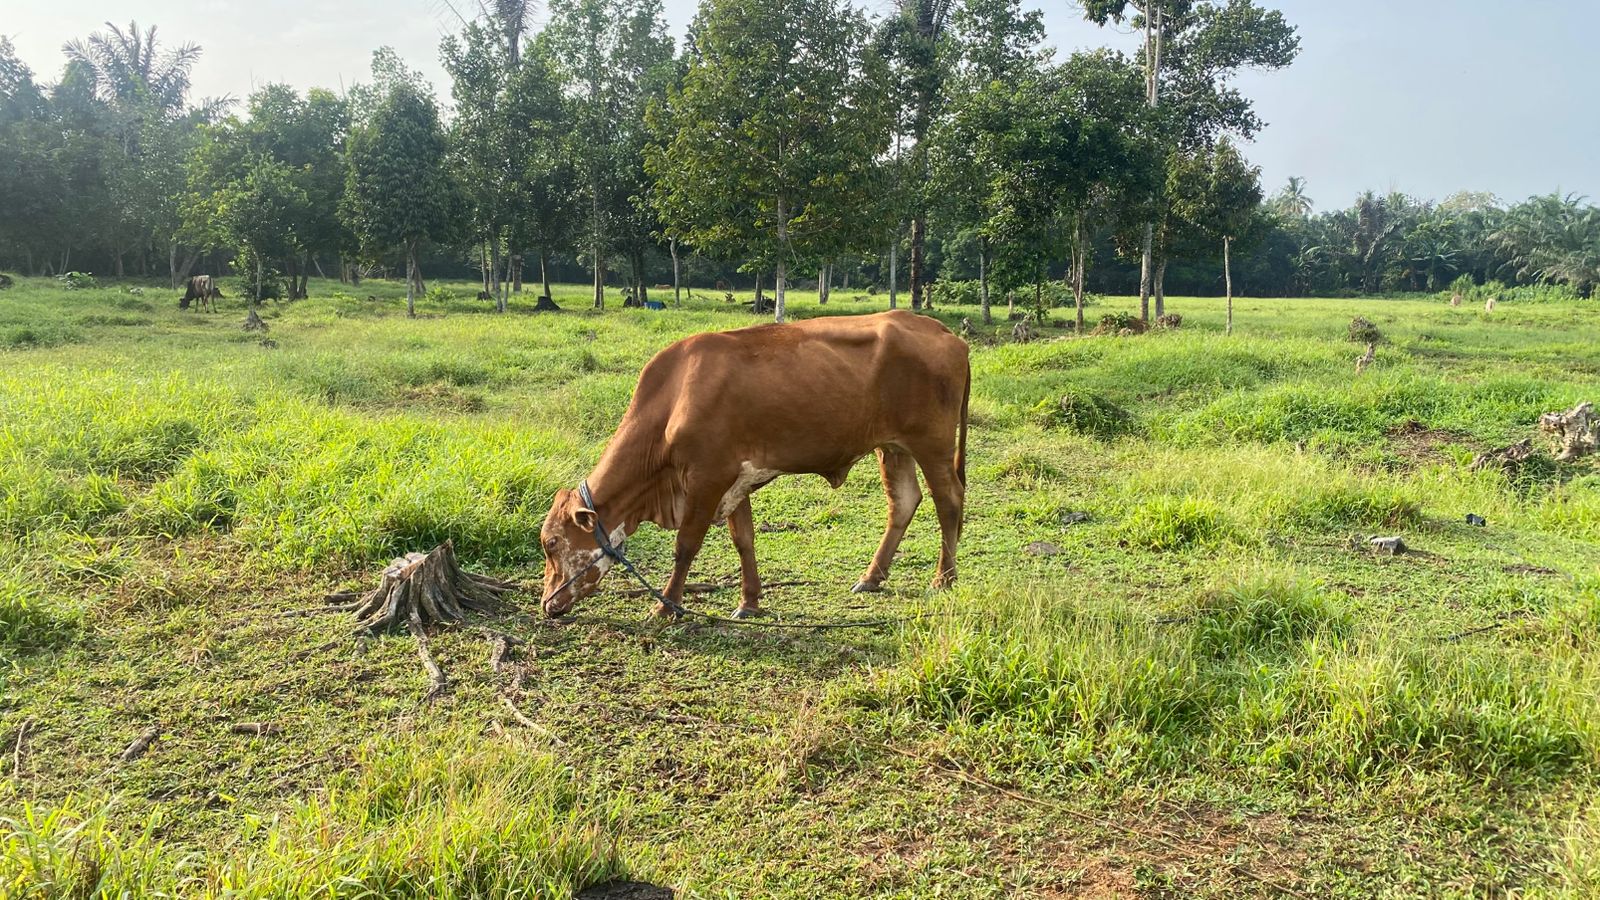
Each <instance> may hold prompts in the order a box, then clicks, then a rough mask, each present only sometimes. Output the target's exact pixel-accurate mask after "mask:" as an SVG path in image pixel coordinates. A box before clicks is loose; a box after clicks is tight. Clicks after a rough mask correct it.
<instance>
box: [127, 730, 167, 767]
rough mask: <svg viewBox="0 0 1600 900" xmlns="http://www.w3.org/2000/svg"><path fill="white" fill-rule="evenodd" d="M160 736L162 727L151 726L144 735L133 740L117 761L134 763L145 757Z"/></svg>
mask: <svg viewBox="0 0 1600 900" xmlns="http://www.w3.org/2000/svg"><path fill="white" fill-rule="evenodd" d="M160 736H161V726H160V725H151V726H150V727H149V728H146V729H145V730H144V733H143V734H140V735H139V736H138V737H136V738H134V739H133V743H131V744H129V745H128V749H126V750H124V751H122V755H121V756H119V757H117V761H118V762H133V761H134V760H136V759H138V758H139V757H141V756H143V755H144V752H145V751H146V750H149V749H150V745H151V744H153V743H155V742H156V738H158V737H160Z"/></svg>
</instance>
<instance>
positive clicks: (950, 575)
mask: <svg viewBox="0 0 1600 900" xmlns="http://www.w3.org/2000/svg"><path fill="white" fill-rule="evenodd" d="M922 477H924V478H926V479H927V480H928V493H930V494H932V495H933V506H934V508H935V509H937V510H938V511H939V538H940V540H939V569H938V571H937V572H935V573H934V576H933V586H934V587H935V588H945V587H949V586H950V585H951V584H953V583H954V582H955V580H956V544H958V543H960V541H961V518H962V514H963V511H964V509H965V505H966V497H967V487H966V485H964V484H962V483H961V477H960V476H959V475H958V474H957V473H956V467H955V462H954V460H952V459H951V458H949V457H946V456H943V455H941V456H939V457H938V458H936V459H935V460H933V461H931V462H929V463H926V464H924V465H923V467H922Z"/></svg>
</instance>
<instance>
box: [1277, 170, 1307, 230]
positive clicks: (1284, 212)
mask: <svg viewBox="0 0 1600 900" xmlns="http://www.w3.org/2000/svg"><path fill="white" fill-rule="evenodd" d="M1271 205H1272V210H1273V212H1275V213H1277V214H1278V215H1280V216H1283V217H1285V218H1291V217H1292V218H1296V219H1304V218H1306V217H1307V216H1310V215H1311V208H1312V202H1311V198H1310V197H1307V196H1306V180H1305V179H1304V178H1301V177H1299V176H1297V175H1290V176H1289V183H1288V184H1286V185H1284V186H1283V187H1282V188H1280V189H1279V190H1278V193H1276V194H1274V195H1273V196H1272V204H1271Z"/></svg>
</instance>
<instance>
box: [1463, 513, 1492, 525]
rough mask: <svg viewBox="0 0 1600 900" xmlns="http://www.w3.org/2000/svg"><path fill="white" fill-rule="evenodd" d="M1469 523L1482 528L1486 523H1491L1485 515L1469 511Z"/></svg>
mask: <svg viewBox="0 0 1600 900" xmlns="http://www.w3.org/2000/svg"><path fill="white" fill-rule="evenodd" d="M1467 524H1468V525H1476V526H1478V527H1479V528H1482V527H1484V526H1485V525H1488V524H1489V520H1488V519H1485V518H1484V517H1483V516H1480V515H1478V514H1477V513H1467Z"/></svg>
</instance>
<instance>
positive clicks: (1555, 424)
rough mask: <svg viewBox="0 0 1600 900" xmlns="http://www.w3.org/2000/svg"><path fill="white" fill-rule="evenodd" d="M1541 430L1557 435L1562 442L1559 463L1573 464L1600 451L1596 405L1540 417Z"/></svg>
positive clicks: (1599, 424)
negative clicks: (1572, 462) (1574, 461)
mask: <svg viewBox="0 0 1600 900" xmlns="http://www.w3.org/2000/svg"><path fill="white" fill-rule="evenodd" d="M1539 430H1540V431H1544V432H1548V433H1549V434H1552V435H1555V437H1556V439H1557V440H1559V441H1560V442H1561V452H1560V453H1558V454H1557V455H1556V459H1557V461H1559V462H1571V461H1572V460H1575V459H1578V458H1580V457H1583V456H1588V455H1589V454H1590V453H1594V452H1597V451H1600V418H1597V417H1596V416H1595V415H1594V404H1592V403H1587V402H1586V403H1579V404H1578V405H1577V406H1574V407H1573V408H1572V409H1570V410H1568V411H1566V412H1550V413H1545V414H1544V415H1542V416H1540V417H1539Z"/></svg>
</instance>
